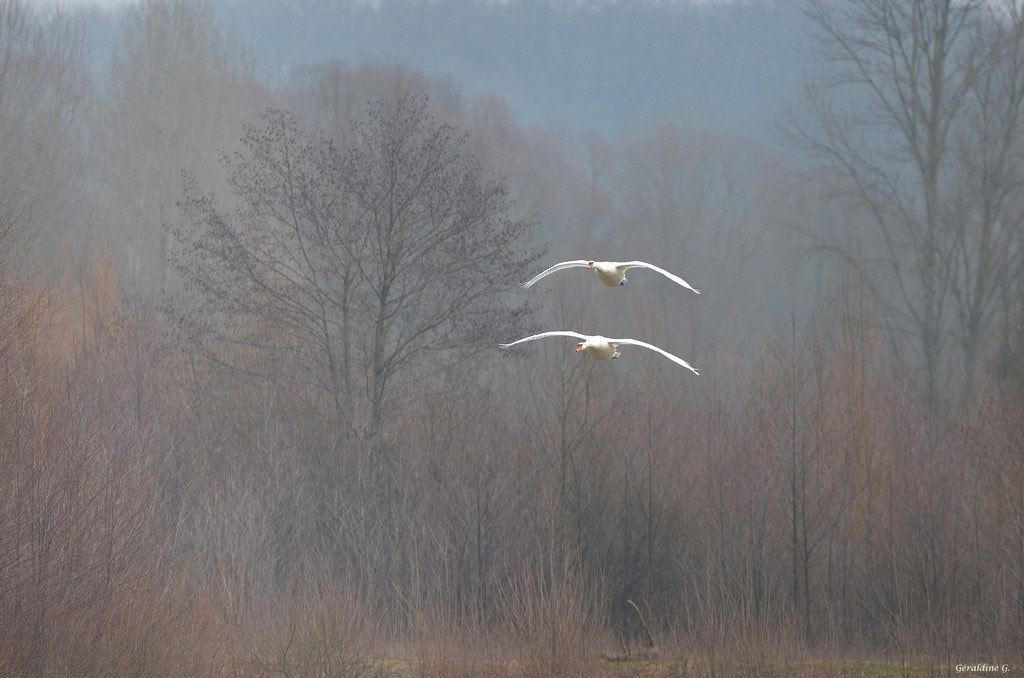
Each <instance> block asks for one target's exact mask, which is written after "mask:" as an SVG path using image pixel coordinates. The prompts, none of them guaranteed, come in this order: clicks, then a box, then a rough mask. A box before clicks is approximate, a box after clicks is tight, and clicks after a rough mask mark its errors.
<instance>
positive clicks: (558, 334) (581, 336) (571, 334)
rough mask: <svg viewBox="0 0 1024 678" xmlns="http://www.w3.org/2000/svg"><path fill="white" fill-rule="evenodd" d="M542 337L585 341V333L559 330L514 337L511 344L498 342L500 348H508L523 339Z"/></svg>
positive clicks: (521, 341) (529, 339) (531, 339)
mask: <svg viewBox="0 0 1024 678" xmlns="http://www.w3.org/2000/svg"><path fill="white" fill-rule="evenodd" d="M544 337H575V338H576V339H583V340H584V341H586V339H587V335H585V334H580V333H579V332H563V331H561V330H558V331H555V332H541V333H540V334H534V335H532V336H529V337H523V338H522V339H516V340H515V341H513V342H512V343H511V344H498V346H500V347H502V348H508V347H509V346H515V345H516V344H521V343H523V342H524V341H533V340H534V339H543V338H544Z"/></svg>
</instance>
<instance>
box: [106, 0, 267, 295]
mask: <svg viewBox="0 0 1024 678" xmlns="http://www.w3.org/2000/svg"><path fill="white" fill-rule="evenodd" d="M110 83H111V84H110V94H109V97H108V98H107V100H106V101H105V102H103V103H102V105H101V107H100V115H101V118H100V124H99V125H98V134H97V141H98V147H99V148H100V149H101V151H102V153H104V155H105V161H104V162H103V163H102V167H101V169H102V174H101V178H102V181H103V182H104V183H105V185H106V187H107V189H108V192H109V201H110V202H109V205H108V210H109V211H108V217H107V219H108V229H109V233H110V234H111V235H112V239H113V240H114V242H115V243H117V244H118V246H119V250H120V251H118V252H117V255H118V256H117V259H118V262H119V263H120V265H121V273H122V275H121V278H122V280H123V281H124V282H125V283H126V284H127V285H128V286H130V287H132V288H136V289H144V290H152V289H162V288H164V287H167V285H168V283H169V282H170V278H169V274H170V269H169V267H168V256H169V250H170V245H171V242H170V237H171V232H170V231H168V230H166V229H164V225H165V224H173V223H174V219H175V217H176V214H175V202H176V200H177V197H178V194H179V193H178V192H179V190H180V184H179V181H178V178H179V173H180V172H181V169H182V168H183V167H188V168H190V169H191V170H192V171H193V172H195V173H196V174H197V176H199V177H201V178H202V180H203V181H204V182H207V183H209V184H212V183H213V181H214V178H215V177H216V176H217V169H218V168H217V160H218V157H217V153H218V151H217V149H219V148H226V147H227V146H228V144H229V142H230V141H232V140H234V137H235V135H236V134H237V129H238V127H239V126H240V124H241V122H242V121H244V120H246V119H249V118H250V117H252V116H254V115H255V114H256V113H257V112H258V110H259V107H258V106H259V105H260V104H259V102H261V101H262V100H263V98H264V97H265V93H264V92H263V90H262V88H261V86H260V85H259V83H258V82H257V81H256V79H255V69H254V66H253V64H252V61H251V59H250V58H249V56H248V53H247V52H246V50H245V49H244V48H243V47H242V46H240V45H238V44H236V43H234V42H232V41H230V40H228V39H227V38H225V37H224V36H222V35H221V34H220V33H219V32H218V30H217V28H216V26H215V24H214V17H213V7H212V5H211V4H210V3H209V2H208V1H207V0H146V1H145V2H141V3H138V4H134V5H132V6H131V7H129V8H128V10H127V13H126V16H125V22H124V32H123V37H122V40H121V43H120V45H118V47H117V49H116V50H115V52H114V55H113V58H112V60H111V66H110ZM210 188H212V186H210ZM217 188H221V186H219V185H218V186H217ZM122 243H123V244H122Z"/></svg>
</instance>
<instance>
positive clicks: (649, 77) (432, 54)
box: [88, 0, 806, 140]
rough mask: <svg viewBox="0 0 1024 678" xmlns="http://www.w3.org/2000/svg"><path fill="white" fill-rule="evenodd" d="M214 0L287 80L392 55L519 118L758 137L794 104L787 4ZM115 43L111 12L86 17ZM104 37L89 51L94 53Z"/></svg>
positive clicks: (794, 17) (739, 0) (797, 52)
mask: <svg viewBox="0 0 1024 678" xmlns="http://www.w3.org/2000/svg"><path fill="white" fill-rule="evenodd" d="M378 5H379V6H377V7H374V6H373V5H372V4H370V3H367V2H359V1H356V0H290V1H285V0H220V1H219V2H216V3H215V7H216V10H217V13H218V16H219V19H220V20H221V21H222V22H223V24H224V27H225V28H229V27H230V28H233V29H234V30H236V31H237V33H238V34H239V36H240V37H241V38H243V39H244V40H245V41H246V42H248V43H249V44H250V45H251V46H252V47H253V48H254V51H255V53H256V54H257V55H258V56H260V57H261V58H262V59H263V60H264V61H265V62H267V63H269V64H270V65H272V67H273V68H274V69H275V70H276V69H278V68H280V69H281V70H280V71H279V72H280V73H281V74H283V75H284V76H287V74H288V73H289V72H291V70H292V69H295V68H296V67H298V66H302V65H308V64H313V63H317V62H321V61H325V60H328V59H342V60H344V61H347V62H349V63H351V64H353V65H357V64H360V63H363V62H388V63H400V64H403V65H406V66H409V67H411V68H414V69H417V70H419V71H421V72H423V73H424V74H426V75H429V76H443V75H450V76H451V77H452V78H453V79H454V80H455V82H456V83H458V84H460V85H461V86H462V87H463V88H464V91H466V92H467V93H470V94H472V93H479V92H493V93H495V94H498V95H499V96H501V97H502V98H504V99H505V101H506V102H507V104H508V106H509V108H510V109H511V110H512V111H513V113H514V114H516V115H517V116H518V117H519V118H520V120H521V121H522V122H524V123H527V124H553V125H555V126H557V127H561V128H565V129H567V130H570V131H583V130H592V131H596V132H599V133H601V134H604V135H616V134H618V133H621V132H626V131H630V130H634V129H636V128H637V126H638V125H642V124H646V123H649V122H652V121H658V120H663V119H672V120H674V121H677V122H682V123H684V124H690V125H693V126H697V127H704V128H713V129H718V130H721V131H725V132H729V133H733V134H740V135H743V136H748V137H752V138H755V139H759V140H764V139H766V138H768V135H769V133H770V128H771V124H772V121H773V119H774V117H775V115H776V114H777V112H778V109H779V108H780V107H781V106H784V105H786V104H788V103H790V102H791V101H792V99H793V96H794V94H795V92H796V89H797V83H798V82H799V80H800V76H801V69H802V67H803V65H804V59H805V56H804V53H803V52H802V48H801V44H802V43H803V42H804V41H805V40H806V38H805V35H806V31H805V30H804V20H803V18H802V17H801V15H800V13H799V11H798V10H797V8H796V6H795V3H792V2H789V1H788V0H735V1H733V2H704V3H698V4H691V3H690V2H687V1H686V0H676V1H674V2H673V1H671V0H630V1H626V0H619V1H617V2H613V1H612V0H589V1H585V2H569V1H566V0H506V1H505V2H498V1H497V0H383V1H382V2H380V3H378ZM88 19H89V22H90V24H91V30H90V33H91V35H92V36H94V37H95V38H98V39H100V40H103V41H106V42H107V43H110V42H111V38H112V37H115V38H116V35H117V31H116V30H113V29H114V27H115V26H117V18H116V17H115V16H112V15H111V14H109V13H107V12H92V13H91V14H89V16H88ZM109 50H110V44H107V45H106V46H104V45H103V44H100V45H97V46H95V47H94V50H93V54H94V58H95V59H97V60H101V59H104V57H105V56H106V55H108V54H109Z"/></svg>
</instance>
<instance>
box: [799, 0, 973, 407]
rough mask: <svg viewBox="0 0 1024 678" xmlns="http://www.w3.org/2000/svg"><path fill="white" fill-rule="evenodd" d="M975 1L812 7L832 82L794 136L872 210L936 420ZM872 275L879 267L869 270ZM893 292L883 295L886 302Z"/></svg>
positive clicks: (865, 0)
mask: <svg viewBox="0 0 1024 678" xmlns="http://www.w3.org/2000/svg"><path fill="white" fill-rule="evenodd" d="M979 5H980V3H979V2H977V1H974V0H971V1H968V2H957V1H955V0H942V1H940V2H930V1H926V0H914V1H913V2H903V1H902V0H855V1H854V2H846V3H833V2H827V1H825V0H810V1H809V2H808V3H807V5H806V13H807V15H808V17H809V18H810V20H811V21H812V23H813V25H814V27H815V29H816V33H817V36H816V37H817V38H818V41H819V47H820V56H821V59H822V60H823V62H824V63H825V64H827V65H828V71H827V74H826V75H824V76H822V77H819V78H818V79H816V80H813V81H811V82H810V83H809V84H808V85H807V88H806V90H805V92H806V105H807V107H808V111H809V115H810V118H811V120H812V121H813V122H812V124H813V127H812V126H809V125H806V124H800V123H796V124H795V125H794V129H793V131H794V132H795V134H796V136H797V138H798V139H799V140H800V141H802V142H804V143H806V144H807V146H808V147H809V148H810V150H811V151H812V152H814V153H815V154H816V155H817V157H819V158H820V159H821V160H822V161H823V162H824V163H825V164H826V165H827V166H828V167H829V168H831V169H832V170H833V171H834V172H836V173H837V174H838V175H839V176H841V177H843V178H844V179H845V180H846V181H847V182H848V184H849V185H850V186H852V187H853V193H854V194H855V196H856V197H857V198H858V199H859V200H861V201H863V204H864V205H865V206H866V207H867V209H868V214H869V215H870V221H871V225H872V227H873V232H874V236H875V238H873V239H877V240H878V241H879V242H880V246H879V247H877V249H876V250H875V251H876V252H877V259H876V260H875V263H877V264H879V265H880V266H881V268H882V269H883V270H884V271H886V272H887V273H888V274H889V276H890V278H891V280H892V282H893V284H894V287H895V289H894V290H893V291H892V294H891V296H892V300H891V302H890V303H889V307H890V314H891V317H892V318H893V323H892V326H893V329H894V331H896V332H907V333H908V334H909V335H910V336H911V337H912V338H913V346H914V348H915V350H916V352H917V354H918V356H919V358H920V361H921V363H920V364H921V365H922V368H923V373H924V388H923V391H924V402H925V406H926V410H927V411H928V412H929V413H931V414H932V415H935V414H936V413H937V412H938V408H939V404H940V403H939V400H940V395H939V394H940V387H941V384H940V382H939V378H940V373H941V369H942V360H943V354H944V349H945V345H946V341H945V339H944V337H945V334H946V333H945V330H947V329H948V328H947V322H948V313H949V297H950V291H951V288H952V285H953V276H954V269H953V260H954V257H955V253H954V246H955V241H954V238H953V229H952V228H951V223H950V222H951V219H950V209H949V202H948V201H947V200H945V198H944V196H946V195H948V194H949V192H950V191H949V188H950V184H951V181H952V180H953V176H952V174H951V169H950V166H951V159H952V155H953V151H952V148H953V134H954V129H955V125H956V123H957V121H958V120H959V119H960V118H961V116H962V115H963V113H964V109H965V106H966V103H965V102H966V99H967V96H968V91H969V89H970V86H971V83H972V81H973V76H974V68H973V66H974V65H975V64H974V61H973V60H972V59H970V58H968V50H967V42H968V38H969V36H970V34H971V31H972V28H973V25H974V24H975V22H976V20H977V16H978V8H979ZM863 273H864V274H865V277H867V278H871V277H872V276H873V275H875V271H872V270H867V269H864V270H863ZM888 292H889V291H888V290H886V291H885V292H884V293H881V294H880V296H881V298H883V299H885V298H887V296H886V294H887V293H888Z"/></svg>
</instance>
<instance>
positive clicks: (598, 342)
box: [498, 331, 700, 374]
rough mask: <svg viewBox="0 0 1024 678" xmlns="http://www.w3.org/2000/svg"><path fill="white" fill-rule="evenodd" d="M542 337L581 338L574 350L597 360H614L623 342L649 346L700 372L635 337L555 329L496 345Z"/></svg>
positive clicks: (693, 370)
mask: <svg viewBox="0 0 1024 678" xmlns="http://www.w3.org/2000/svg"><path fill="white" fill-rule="evenodd" d="M544 337H574V338H576V339H582V340H583V341H581V342H579V343H577V344H576V352H577V353H578V352H580V351H589V352H590V355H592V356H593V357H594V358H595V359H597V360H614V359H615V358H618V357H619V355H620V354H619V352H618V350H617V349H618V348H619V344H625V345H627V346H643V347H644V348H649V349H651V350H652V351H657V352H658V353H660V354H661V355H663V356H665V357H666V358H668V359H669V360H671V361H672V362H674V363H676V364H678V365H682V366H683V367H685V368H686V369H688V370H690V371H691V372H693V373H694V374H700V372H698V371H697V369H696V368H695V367H693V365H691V364H690V363H688V362H686V361H685V360H683V359H682V358H680V357H679V356H677V355H672V354H671V353H669V352H668V351H666V350H664V349H660V348H658V347H657V346H654V345H652V344H648V343H647V342H643V341H637V340H636V339H609V338H608V337H602V336H600V335H598V334H594V335H590V336H587V335H586V334H580V333H579V332H565V331H556V332H541V333H540V334H534V335H532V336H529V337H523V338H522V339H517V340H516V341H513V342H512V343H511V344H498V346H500V347H502V348H508V347H510V346H515V345H516V344H521V343H523V342H525V341H533V340H534V339H543V338H544Z"/></svg>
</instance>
